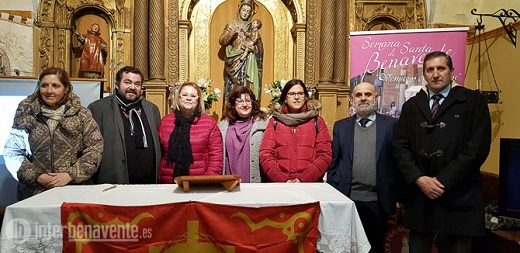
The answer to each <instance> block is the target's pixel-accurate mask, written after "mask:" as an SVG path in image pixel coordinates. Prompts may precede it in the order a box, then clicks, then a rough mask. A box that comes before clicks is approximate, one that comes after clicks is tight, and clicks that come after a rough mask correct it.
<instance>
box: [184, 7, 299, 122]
mask: <svg viewBox="0 0 520 253" xmlns="http://www.w3.org/2000/svg"><path fill="white" fill-rule="evenodd" d="M303 2H305V1H281V0H277V1H272V0H256V3H257V5H258V10H257V13H256V14H255V15H254V16H253V19H259V20H261V21H262V28H261V29H260V34H261V36H262V42H263V44H264V60H263V76H262V85H265V84H267V83H272V82H273V81H274V80H280V79H287V80H288V79H292V78H300V79H304V67H305V55H304V52H305V12H304V8H303V6H304V4H303ZM239 3H240V0H230V1H224V0H217V1H214V0H212V1H210V0H200V1H190V2H189V3H185V4H184V5H181V6H180V26H179V34H180V35H179V43H180V45H179V51H180V52H179V58H180V64H179V66H180V71H179V72H180V73H179V75H180V77H179V81H184V80H193V81H196V80H198V79H199V78H210V79H211V80H212V81H213V83H212V85H213V86H214V87H217V88H219V89H221V90H222V89H223V84H224V76H223V70H224V62H223V57H222V52H221V51H222V47H221V46H220V45H219V42H218V39H219V37H220V35H221V33H222V31H223V30H224V27H225V26H226V24H227V23H228V22H230V21H232V20H235V19H236V14H237V11H238V6H239ZM295 22H298V23H295ZM219 52H221V54H220V56H219ZM222 99H223V98H221V99H220V101H219V102H217V104H216V105H213V107H212V108H211V111H210V113H211V114H212V115H213V116H215V117H218V118H219V117H220V116H222V115H221V112H222ZM270 99H271V98H270V97H269V96H268V95H264V94H262V106H266V105H267V104H268V103H269V101H270Z"/></svg>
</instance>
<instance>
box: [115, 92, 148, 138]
mask: <svg viewBox="0 0 520 253" xmlns="http://www.w3.org/2000/svg"><path fill="white" fill-rule="evenodd" d="M116 98H117V103H118V104H119V107H120V108H121V110H122V111H123V112H125V114H128V121H130V135H132V136H134V139H135V147H136V148H148V142H147V141H146V132H145V131H144V125H143V120H142V119H141V101H142V100H143V97H140V98H139V99H137V100H136V101H134V102H131V103H128V104H127V103H125V102H123V99H121V98H120V97H119V94H117V95H116ZM134 120H135V121H136V122H137V123H139V125H138V127H134V126H135V122H134Z"/></svg>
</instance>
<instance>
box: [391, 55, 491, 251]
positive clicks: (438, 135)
mask: <svg viewBox="0 0 520 253" xmlns="http://www.w3.org/2000/svg"><path fill="white" fill-rule="evenodd" d="M423 62H424V64H423V75H424V79H425V81H426V82H427V83H428V84H427V85H425V86H424V87H423V89H422V90H421V91H419V93H417V95H416V96H415V97H412V98H410V99H409V100H408V101H407V102H406V103H405V104H404V105H403V109H402V112H401V117H400V118H399V123H398V126H397V127H396V137H395V141H394V152H395V158H396V159H397V164H398V166H399V170H400V171H401V173H402V175H403V177H404V180H405V181H406V187H407V189H408V191H407V192H408V193H409V194H410V195H411V196H410V198H408V199H407V200H406V201H405V202H404V203H403V204H404V221H403V223H404V226H405V227H406V228H409V229H410V240H409V242H410V243H409V247H410V252H414V253H415V252H417V253H426V252H428V253H429V252H431V249H432V242H433V239H434V238H436V239H435V243H436V246H437V249H438V251H439V252H440V253H444V252H470V250H471V247H470V246H471V238H472V237H473V236H483V235H484V234H485V229H484V208H483V203H482V189H481V186H480V166H481V165H482V164H483V163H484V161H485V160H486V157H487V156H488V154H489V149H490V145H491V120H490V116H489V109H488V105H487V102H486V99H485V98H484V96H482V94H480V93H479V92H478V91H474V90H469V89H466V88H464V87H462V86H459V85H457V84H455V83H454V82H453V63H452V60H451V57H450V56H449V55H447V54H446V53H443V52H432V53H429V54H428V55H426V56H425V58H424V61H423Z"/></svg>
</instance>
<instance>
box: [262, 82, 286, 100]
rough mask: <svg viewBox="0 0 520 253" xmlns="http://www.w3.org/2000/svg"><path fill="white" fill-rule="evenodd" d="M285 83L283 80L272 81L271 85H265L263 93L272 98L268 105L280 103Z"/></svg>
mask: <svg viewBox="0 0 520 253" xmlns="http://www.w3.org/2000/svg"><path fill="white" fill-rule="evenodd" d="M286 83H287V81H285V80H284V79H282V80H279V81H274V82H273V83H272V84H266V85H265V88H264V91H265V94H269V95H271V96H272V97H273V98H272V99H271V101H270V102H269V103H270V104H275V103H277V102H278V101H280V96H281V95H282V90H283V87H285V84H286Z"/></svg>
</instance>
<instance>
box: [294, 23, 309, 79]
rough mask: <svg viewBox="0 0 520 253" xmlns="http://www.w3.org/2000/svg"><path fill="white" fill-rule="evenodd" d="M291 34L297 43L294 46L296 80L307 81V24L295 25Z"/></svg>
mask: <svg viewBox="0 0 520 253" xmlns="http://www.w3.org/2000/svg"><path fill="white" fill-rule="evenodd" d="M291 33H292V35H293V37H294V39H295V40H294V41H295V42H296V43H295V45H294V49H295V50H294V59H295V61H296V62H295V63H294V68H295V69H294V70H293V71H294V78H296V79H300V80H305V24H295V25H294V26H293V28H292V29H291ZM307 85H311V84H307Z"/></svg>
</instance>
